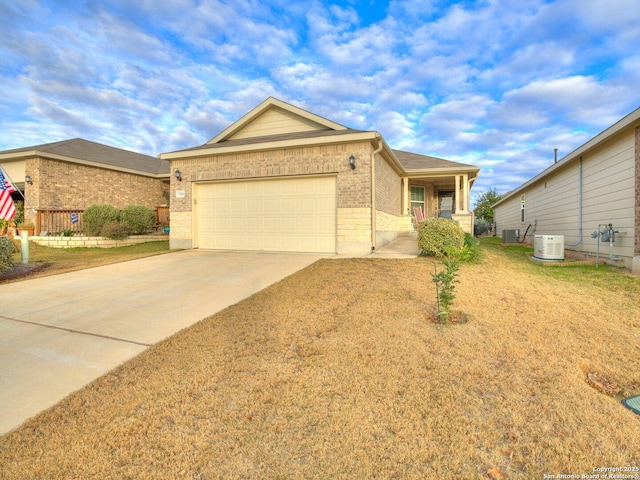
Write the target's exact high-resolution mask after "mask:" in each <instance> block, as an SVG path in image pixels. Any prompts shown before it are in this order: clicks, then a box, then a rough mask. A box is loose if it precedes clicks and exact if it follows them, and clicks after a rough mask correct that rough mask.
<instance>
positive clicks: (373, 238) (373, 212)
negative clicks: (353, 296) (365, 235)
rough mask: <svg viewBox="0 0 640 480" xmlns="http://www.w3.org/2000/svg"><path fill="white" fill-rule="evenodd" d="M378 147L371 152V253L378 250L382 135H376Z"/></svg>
mask: <svg viewBox="0 0 640 480" xmlns="http://www.w3.org/2000/svg"><path fill="white" fill-rule="evenodd" d="M376 139H377V140H378V147H377V148H376V149H375V150H374V151H373V152H371V251H372V252H373V251H374V250H375V249H376V169H375V165H376V155H377V154H378V153H380V152H381V151H382V147H383V146H384V145H383V143H382V138H381V137H380V134H377V135H376Z"/></svg>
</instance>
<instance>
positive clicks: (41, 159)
mask: <svg viewBox="0 0 640 480" xmlns="http://www.w3.org/2000/svg"><path fill="white" fill-rule="evenodd" d="M0 165H2V168H3V169H4V170H5V171H6V172H7V173H8V174H9V176H10V178H11V179H12V180H13V182H14V183H15V184H16V187H17V188H18V189H20V190H21V191H22V192H23V193H24V196H25V209H24V211H25V222H29V223H34V224H37V221H36V220H37V217H38V213H37V212H43V211H58V210H84V209H86V208H87V207H88V206H90V205H92V204H96V203H107V204H110V205H114V206H115V207H118V208H124V207H125V206H127V205H145V206H148V207H150V208H154V207H156V206H158V205H162V204H167V203H168V189H169V173H170V170H169V162H167V161H165V160H160V159H158V158H156V157H151V156H149V155H142V154H140V153H134V152H130V151H128V150H122V149H120V148H115V147H110V146H108V145H103V144H101V143H95V142H90V141H88V140H83V139H81V138H75V139H72V140H64V141H61V142H54V143H47V144H43V145H35V146H31V147H25V148H17V149H13V150H5V151H2V152H0ZM14 198H20V197H19V196H18V197H14ZM44 228H45V227H44V226H43V229H44ZM35 233H36V234H38V233H39V232H35Z"/></svg>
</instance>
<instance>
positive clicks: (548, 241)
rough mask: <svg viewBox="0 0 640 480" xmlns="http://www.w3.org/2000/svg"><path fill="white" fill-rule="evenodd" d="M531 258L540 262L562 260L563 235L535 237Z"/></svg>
mask: <svg viewBox="0 0 640 480" xmlns="http://www.w3.org/2000/svg"><path fill="white" fill-rule="evenodd" d="M533 256H534V257H535V258H538V259H540V260H564V235H536V236H535V237H534V238H533Z"/></svg>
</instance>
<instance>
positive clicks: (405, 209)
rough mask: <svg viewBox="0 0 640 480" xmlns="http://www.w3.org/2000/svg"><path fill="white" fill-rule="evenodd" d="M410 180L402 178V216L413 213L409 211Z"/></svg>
mask: <svg viewBox="0 0 640 480" xmlns="http://www.w3.org/2000/svg"><path fill="white" fill-rule="evenodd" d="M409 205H410V204H409V179H408V178H407V177H402V214H403V215H407V214H410V213H411V212H410V211H409V210H410V208H409Z"/></svg>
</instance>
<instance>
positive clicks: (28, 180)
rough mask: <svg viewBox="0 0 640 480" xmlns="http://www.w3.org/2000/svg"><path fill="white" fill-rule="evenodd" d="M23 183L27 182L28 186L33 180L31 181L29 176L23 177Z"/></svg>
mask: <svg viewBox="0 0 640 480" xmlns="http://www.w3.org/2000/svg"><path fill="white" fill-rule="evenodd" d="M24 181H25V182H27V183H28V184H29V185H33V180H31V177H30V176H29V175H27V176H26V177H24Z"/></svg>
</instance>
